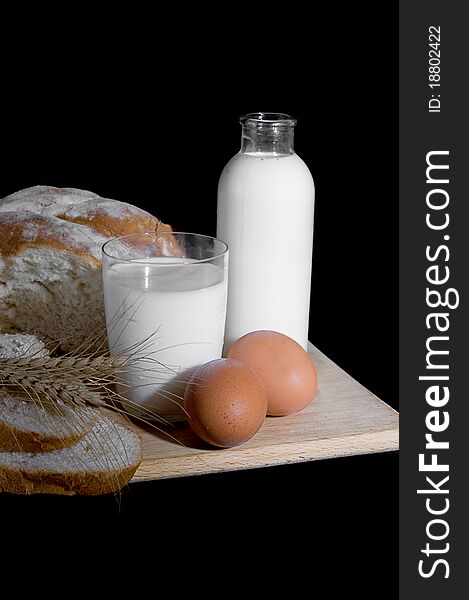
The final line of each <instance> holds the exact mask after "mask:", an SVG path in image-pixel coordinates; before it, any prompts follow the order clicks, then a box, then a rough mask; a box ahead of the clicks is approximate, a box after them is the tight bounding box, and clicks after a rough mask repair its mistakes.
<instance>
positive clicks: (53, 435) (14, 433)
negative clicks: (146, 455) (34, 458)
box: [0, 333, 99, 452]
mask: <svg viewBox="0 0 469 600" xmlns="http://www.w3.org/2000/svg"><path fill="white" fill-rule="evenodd" d="M48 354H49V352H48V350H47V348H46V347H45V346H44V343H43V342H41V341H40V340H38V339H37V338H36V337H35V336H34V335H29V334H19V333H18V334H0V360H2V359H5V358H28V357H34V358H41V357H44V356H47V355H48ZM8 389H9V388H7V387H5V388H4V389H2V388H1V387H0V449H2V450H9V451H12V452H49V451H51V450H57V449H59V448H64V447H66V446H71V445H72V444H75V443H76V442H77V441H78V440H79V439H81V438H82V437H83V436H84V435H86V434H87V433H88V432H89V431H90V430H91V428H92V427H93V425H94V424H95V423H96V421H97V420H98V416H99V412H98V411H97V410H96V409H93V408H91V407H88V406H76V407H72V406H65V405H63V404H62V405H59V404H47V405H44V406H40V405H39V404H36V403H35V402H32V401H31V400H28V399H25V398H24V397H23V398H21V397H20V396H18V395H12V394H11V393H8Z"/></svg>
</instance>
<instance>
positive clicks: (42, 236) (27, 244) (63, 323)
mask: <svg viewBox="0 0 469 600" xmlns="http://www.w3.org/2000/svg"><path fill="white" fill-rule="evenodd" d="M157 229H158V231H162V232H163V231H171V228H170V227H169V226H168V225H165V224H162V223H161V222H160V221H158V219H156V218H155V217H153V216H152V215H150V214H149V213H147V212H145V211H143V210H141V209H139V208H136V207H134V206H131V205H130V204H126V203H124V202H119V201H117V200H110V199H106V198H100V197H99V196H97V195H96V194H94V193H92V192H87V191H83V190H77V189H72V188H64V189H59V188H51V187H46V186H36V187H32V188H28V189H26V190H21V191H20V192H17V193H15V194H12V195H11V196H7V197H6V198H3V199H2V200H0V315H1V319H2V321H3V322H5V323H6V325H7V326H11V327H15V328H17V329H19V330H21V331H24V332H28V333H33V334H35V335H37V336H38V337H39V338H41V339H46V340H47V339H54V340H59V339H60V340H63V341H62V344H61V347H62V349H64V350H66V351H70V350H73V349H75V348H77V347H79V346H80V345H81V344H82V343H83V342H84V340H86V339H87V338H88V337H89V336H90V335H91V334H93V333H97V332H103V331H104V327H105V320H104V303H103V293H102V279H101V247H102V245H103V244H104V243H105V242H106V241H108V240H109V239H111V238H112V237H118V236H121V235H127V234H129V233H137V232H143V231H155V230H157Z"/></svg>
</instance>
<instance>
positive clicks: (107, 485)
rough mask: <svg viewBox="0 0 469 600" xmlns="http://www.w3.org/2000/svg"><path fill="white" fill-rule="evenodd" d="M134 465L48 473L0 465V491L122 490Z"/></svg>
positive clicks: (71, 493)
mask: <svg viewBox="0 0 469 600" xmlns="http://www.w3.org/2000/svg"><path fill="white" fill-rule="evenodd" d="M137 469H138V464H133V465H128V466H126V467H123V468H122V469H120V470H114V471H106V472H100V473H92V472H87V471H82V472H78V471H77V472H75V473H52V472H50V471H32V470H28V469H24V470H21V471H19V470H18V469H12V468H10V467H8V466H6V465H1V466H0V492H3V493H8V494H21V495H31V494H55V495H60V496H75V495H80V496H98V495H101V494H110V493H112V492H117V491H119V490H120V489H122V488H123V487H124V486H125V485H127V484H128V483H129V481H130V480H131V479H132V477H133V476H134V474H135V472H136V470H137Z"/></svg>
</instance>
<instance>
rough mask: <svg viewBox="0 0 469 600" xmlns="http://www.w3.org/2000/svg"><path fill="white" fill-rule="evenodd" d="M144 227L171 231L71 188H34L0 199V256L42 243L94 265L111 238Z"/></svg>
mask: <svg viewBox="0 0 469 600" xmlns="http://www.w3.org/2000/svg"><path fill="white" fill-rule="evenodd" d="M145 231H159V232H161V233H163V232H171V231H172V228H171V226H170V225H167V224H165V223H162V222H161V221H159V220H158V219H157V218H156V217H154V216H153V215H151V214H150V213H148V212H146V211H145V210H142V209H140V208H137V207H136V206H132V205H131V204H127V203H126V202H120V201H118V200H111V199H109V198H101V197H99V196H98V195H96V194H93V193H92V192H88V191H85V190H77V189H74V188H56V187H48V186H34V187H31V188H27V189H25V190H21V191H19V192H16V193H15V194H12V195H10V196H6V197H5V198H3V199H1V200H0V255H3V256H12V255H15V254H19V253H20V252H21V251H22V250H24V249H26V248H38V247H47V248H53V249H57V250H63V251H65V252H71V253H74V254H75V255H79V256H80V257H81V258H82V259H83V260H85V261H86V262H88V263H89V264H91V265H93V266H95V267H98V266H99V264H100V258H101V256H100V254H101V247H102V245H103V244H104V243H105V242H106V241H108V240H109V239H110V238H114V237H120V236H123V235H128V234H131V233H143V232H145Z"/></svg>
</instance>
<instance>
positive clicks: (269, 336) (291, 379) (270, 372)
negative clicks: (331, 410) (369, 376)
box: [228, 331, 317, 416]
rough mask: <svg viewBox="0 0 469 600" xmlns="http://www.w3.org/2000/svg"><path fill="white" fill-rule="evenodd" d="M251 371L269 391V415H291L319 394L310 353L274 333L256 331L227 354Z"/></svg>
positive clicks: (289, 339) (287, 338)
mask: <svg viewBox="0 0 469 600" xmlns="http://www.w3.org/2000/svg"><path fill="white" fill-rule="evenodd" d="M228 358H234V359H237V360H240V361H241V362H244V363H246V364H247V365H249V366H250V367H252V368H253V369H254V370H255V371H256V373H257V374H258V375H259V376H260V377H261V379H262V380H263V382H264V385H265V387H266V389H267V398H268V408H267V414H268V415H271V416H282V415H289V414H291V413H294V412H298V411H300V410H302V409H303V408H304V407H305V406H307V405H308V404H309V403H310V402H311V400H312V399H313V397H314V395H315V394H316V391H317V375H316V369H315V367H314V364H313V362H312V360H311V358H310V356H309V355H308V353H307V352H305V350H304V349H303V348H302V347H301V346H300V345H299V344H298V343H297V342H295V341H294V340H292V339H291V338H290V337H288V336H286V335H283V334H282V333H277V332H275V331H253V332H252V333H248V334H246V335H244V336H243V337H242V338H240V339H239V340H238V341H237V342H235V343H234V344H233V346H232V347H231V348H230V351H229V352H228Z"/></svg>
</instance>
